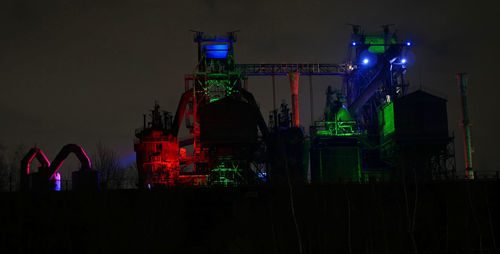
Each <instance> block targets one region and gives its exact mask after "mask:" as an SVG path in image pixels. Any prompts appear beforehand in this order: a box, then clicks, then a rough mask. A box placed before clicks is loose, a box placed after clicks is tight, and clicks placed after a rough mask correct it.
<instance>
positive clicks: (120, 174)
mask: <svg viewBox="0 0 500 254" xmlns="http://www.w3.org/2000/svg"><path fill="white" fill-rule="evenodd" d="M96 148H97V149H96V152H95V153H94V154H93V156H92V159H91V162H92V168H93V169H95V170H97V171H98V172H99V175H100V185H101V186H100V187H101V189H103V190H106V189H120V188H122V185H123V183H124V181H125V169H124V168H123V167H121V166H120V160H119V158H118V156H117V154H116V152H115V151H114V150H112V149H111V148H109V147H107V146H106V145H104V144H103V143H102V142H99V143H97V145H96Z"/></svg>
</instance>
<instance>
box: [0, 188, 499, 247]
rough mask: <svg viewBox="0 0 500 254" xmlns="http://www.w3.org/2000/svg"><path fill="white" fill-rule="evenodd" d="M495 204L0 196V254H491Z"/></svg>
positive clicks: (317, 194) (256, 193)
mask: <svg viewBox="0 0 500 254" xmlns="http://www.w3.org/2000/svg"><path fill="white" fill-rule="evenodd" d="M405 189H406V192H405ZM415 190H417V191H415ZM499 194H500V182H497V181H485V182H474V183H467V182H448V183H447V182H441V183H429V184H420V185H418V186H417V188H415V185H414V184H408V185H407V186H405V185H403V184H401V183H383V184H382V183H377V184H332V185H307V186H302V185H300V186H293V188H292V195H290V189H289V188H288V186H260V187H240V188H220V189H219V188H199V189H174V190H158V191H140V190H122V191H99V192H90V193H89V192H87V193H84V192H60V193H0V204H1V205H0V206H1V209H0V253H158V252H160V253H299V252H300V250H301V249H302V253H413V252H415V251H418V253H497V252H495V249H498V245H499V244H500V241H499V238H500V237H499V236H500V199H499V196H500V195H499ZM291 197H292V200H293V207H294V209H293V210H292V204H291ZM294 214H295V216H294Z"/></svg>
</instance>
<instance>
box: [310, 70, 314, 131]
mask: <svg viewBox="0 0 500 254" xmlns="http://www.w3.org/2000/svg"><path fill="white" fill-rule="evenodd" d="M309 101H310V103H311V125H313V124H314V96H313V84H312V75H309Z"/></svg>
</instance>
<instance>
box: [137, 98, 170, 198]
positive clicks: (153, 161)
mask: <svg viewBox="0 0 500 254" xmlns="http://www.w3.org/2000/svg"><path fill="white" fill-rule="evenodd" d="M171 126H172V117H171V116H170V114H169V113H168V112H163V115H162V112H160V106H159V105H158V104H156V103H155V106H154V109H153V110H152V111H151V122H149V123H147V124H146V115H144V127H143V128H142V129H138V130H136V137H137V138H138V140H137V141H136V143H135V146H134V150H135V152H136V153H137V167H138V169H139V186H140V187H141V188H166V187H171V186H175V185H176V184H177V183H178V178H179V171H180V167H179V162H180V161H179V141H178V139H177V137H175V136H174V135H172V132H171Z"/></svg>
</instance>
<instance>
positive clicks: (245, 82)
mask: <svg viewBox="0 0 500 254" xmlns="http://www.w3.org/2000/svg"><path fill="white" fill-rule="evenodd" d="M243 89H245V90H247V91H248V79H244V80H243Z"/></svg>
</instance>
